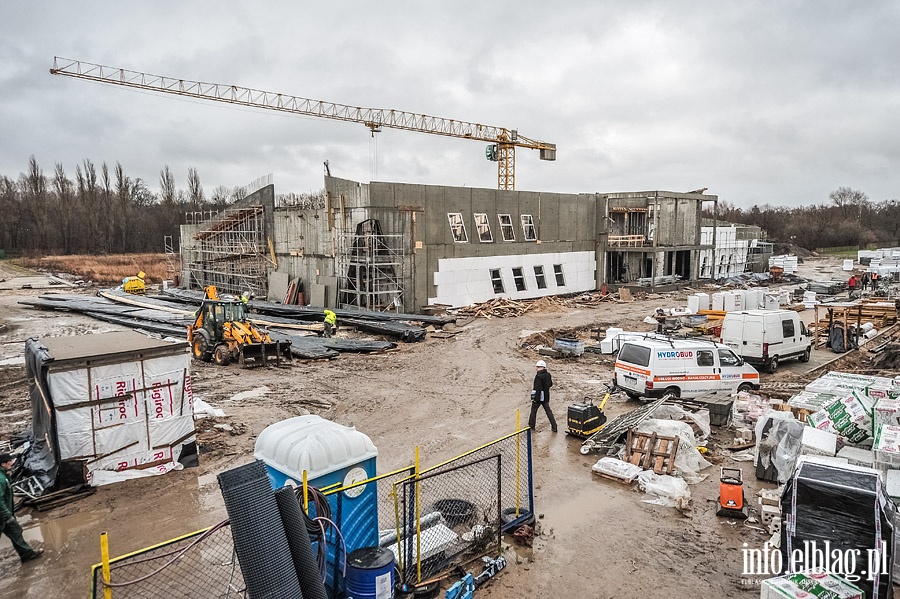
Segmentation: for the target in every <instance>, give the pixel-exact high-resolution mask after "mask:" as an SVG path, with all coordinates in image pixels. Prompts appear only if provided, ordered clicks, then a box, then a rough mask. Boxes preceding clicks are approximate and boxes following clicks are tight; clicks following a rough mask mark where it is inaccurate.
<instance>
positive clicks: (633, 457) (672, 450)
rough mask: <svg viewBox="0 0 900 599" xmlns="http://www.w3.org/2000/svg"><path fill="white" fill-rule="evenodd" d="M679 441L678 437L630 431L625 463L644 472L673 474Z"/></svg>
mask: <svg viewBox="0 0 900 599" xmlns="http://www.w3.org/2000/svg"><path fill="white" fill-rule="evenodd" d="M679 440H680V439H679V438H678V437H664V436H662V435H657V434H656V433H651V434H647V433H637V432H634V431H633V430H629V431H628V437H627V440H626V442H625V461H626V462H629V463H631V464H634V465H635V466H640V467H641V468H643V469H644V470H653V472H655V473H656V474H672V472H674V470H675V454H676V453H677V452H678V441H679Z"/></svg>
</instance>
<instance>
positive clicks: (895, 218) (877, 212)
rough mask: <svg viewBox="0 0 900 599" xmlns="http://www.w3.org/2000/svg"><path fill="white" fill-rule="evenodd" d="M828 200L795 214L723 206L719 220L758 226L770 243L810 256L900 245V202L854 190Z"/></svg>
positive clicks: (770, 208) (837, 193)
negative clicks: (845, 248)
mask: <svg viewBox="0 0 900 599" xmlns="http://www.w3.org/2000/svg"><path fill="white" fill-rule="evenodd" d="M828 200H829V201H828V202H823V203H821V204H814V205H810V206H796V207H794V208H788V207H785V206H772V205H771V204H763V205H762V206H759V205H755V206H753V207H751V208H749V209H746V208H739V207H737V206H734V205H733V204H729V203H728V202H725V201H720V202H718V208H717V218H718V220H720V221H722V220H724V221H728V222H732V223H741V224H746V225H757V226H758V227H760V228H761V229H763V230H764V231H766V233H767V234H768V239H769V240H770V241H775V242H781V243H791V244H793V245H797V246H800V247H802V248H806V249H809V250H815V249H816V248H824V247H839V246H854V247H858V248H865V247H866V246H867V245H868V244H883V245H893V244H896V243H897V242H898V240H900V201H898V200H882V201H879V202H873V201H871V200H870V199H869V197H868V196H867V195H866V194H865V193H864V192H862V191H859V190H856V189H851V188H849V187H839V188H837V189H835V190H834V191H832V192H831V193H830V194H829V195H828ZM706 216H712V214H711V213H707V214H706Z"/></svg>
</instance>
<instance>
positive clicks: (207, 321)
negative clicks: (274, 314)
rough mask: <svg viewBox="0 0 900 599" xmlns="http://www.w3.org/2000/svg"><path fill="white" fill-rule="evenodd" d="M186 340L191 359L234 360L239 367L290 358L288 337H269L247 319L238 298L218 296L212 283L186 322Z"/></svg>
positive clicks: (224, 362) (279, 361) (275, 363)
mask: <svg viewBox="0 0 900 599" xmlns="http://www.w3.org/2000/svg"><path fill="white" fill-rule="evenodd" d="M188 342H190V344H191V353H192V354H193V356H194V359H197V360H203V361H204V362H209V361H211V360H212V361H215V363H216V364H218V365H220V366H225V365H227V364H229V363H230V362H232V361H237V362H238V363H239V364H240V365H241V366H242V367H244V368H250V367H253V366H271V365H274V366H279V365H280V364H281V359H282V358H285V359H287V360H290V359H291V342H290V341H272V338H271V337H270V336H269V333H268V332H267V331H266V330H265V329H263V328H260V327H258V326H256V325H254V324H253V323H252V322H250V321H249V320H248V319H247V305H246V303H245V302H243V301H241V300H231V299H221V298H220V297H219V295H218V293H217V292H216V289H215V287H207V289H206V299H204V300H203V303H202V304H201V305H200V308H199V309H198V310H197V312H196V316H195V319H194V324H192V325H189V326H188Z"/></svg>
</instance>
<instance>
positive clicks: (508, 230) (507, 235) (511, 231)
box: [497, 214, 516, 241]
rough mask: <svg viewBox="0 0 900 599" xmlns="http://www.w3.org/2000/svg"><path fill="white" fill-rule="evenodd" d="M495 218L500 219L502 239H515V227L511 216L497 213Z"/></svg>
mask: <svg viewBox="0 0 900 599" xmlns="http://www.w3.org/2000/svg"><path fill="white" fill-rule="evenodd" d="M497 218H499V219H500V235H501V236H502V237H503V241H515V240H516V229H515V227H513V224H512V217H511V216H510V215H508V214H498V215H497Z"/></svg>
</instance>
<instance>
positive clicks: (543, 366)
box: [535, 360, 547, 368]
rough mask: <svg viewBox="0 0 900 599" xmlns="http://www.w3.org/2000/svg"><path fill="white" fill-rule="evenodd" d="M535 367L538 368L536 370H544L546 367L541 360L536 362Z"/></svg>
mask: <svg viewBox="0 0 900 599" xmlns="http://www.w3.org/2000/svg"><path fill="white" fill-rule="evenodd" d="M535 366H536V367H538V368H546V367H547V363H546V362H544V361H543V360H538V361H537V364H535Z"/></svg>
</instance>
